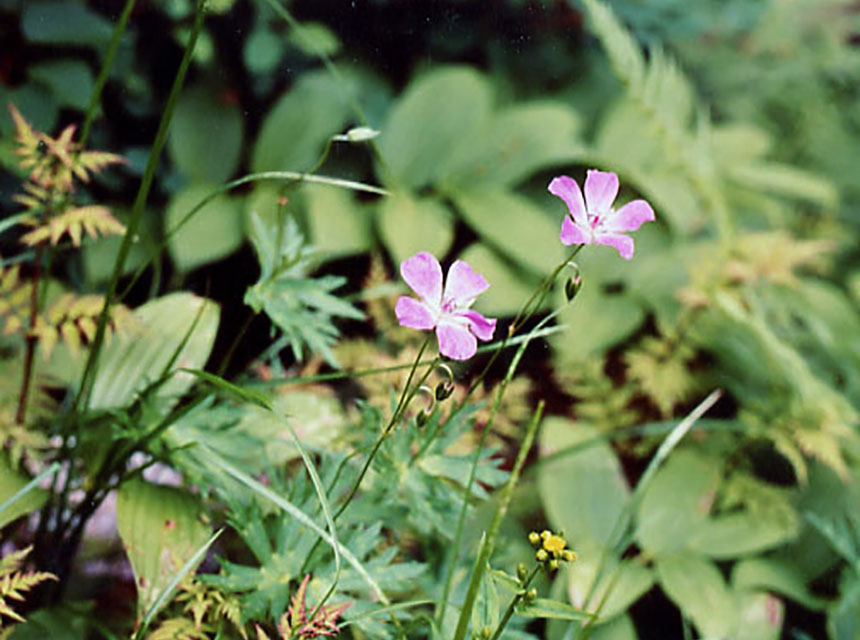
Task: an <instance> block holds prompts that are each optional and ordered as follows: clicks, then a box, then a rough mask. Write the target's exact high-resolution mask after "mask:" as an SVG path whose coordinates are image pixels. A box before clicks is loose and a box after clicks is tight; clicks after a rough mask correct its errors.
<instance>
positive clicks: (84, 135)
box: [78, 0, 135, 149]
mask: <svg viewBox="0 0 860 640" xmlns="http://www.w3.org/2000/svg"><path fill="white" fill-rule="evenodd" d="M134 3H135V0H126V3H125V7H124V8H123V10H122V13H121V14H120V16H119V21H118V22H117V23H116V26H115V27H114V28H113V36H112V37H111V41H110V44H109V45H108V49H107V51H106V52H105V58H104V62H102V68H101V69H100V70H99V75H98V78H96V84H95V86H94V87H93V92H92V93H91V94H90V103H89V104H88V105H87V113H86V115H85V116H84V124H83V126H82V127H81V137H80V138H79V139H78V144H79V145H80V147H81V148H82V149H83V148H84V147H85V146H86V144H87V139H88V138H89V137H90V130H91V129H92V126H93V121H94V120H95V118H96V111H98V105H99V101H100V100H101V96H102V90H103V89H104V87H105V83H106V82H107V79H108V76H109V75H110V69H111V67H112V66H113V61H114V58H116V53H117V51H118V50H119V44H120V42H121V41H122V34H123V33H125V28H126V26H127V25H128V19H129V17H130V16H131V12H132V10H133V9H134Z"/></svg>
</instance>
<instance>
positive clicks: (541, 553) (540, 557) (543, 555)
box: [535, 549, 549, 562]
mask: <svg viewBox="0 0 860 640" xmlns="http://www.w3.org/2000/svg"><path fill="white" fill-rule="evenodd" d="M547 558H549V554H548V553H547V552H546V551H545V550H544V549H538V550H537V553H535V560H537V561H538V562H546V561H547Z"/></svg>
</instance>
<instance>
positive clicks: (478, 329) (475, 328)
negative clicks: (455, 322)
mask: <svg viewBox="0 0 860 640" xmlns="http://www.w3.org/2000/svg"><path fill="white" fill-rule="evenodd" d="M457 315H459V316H462V317H464V318H466V319H467V320H468V321H469V328H470V329H471V330H472V333H473V334H474V335H475V337H477V338H478V339H480V340H483V341H484V342H486V341H487V340H492V339H493V333H495V331H496V319H495V318H486V317H484V316H482V315H481V314H480V313H478V312H477V311H472V310H471V309H470V310H469V311H464V312H462V313H459V314H457Z"/></svg>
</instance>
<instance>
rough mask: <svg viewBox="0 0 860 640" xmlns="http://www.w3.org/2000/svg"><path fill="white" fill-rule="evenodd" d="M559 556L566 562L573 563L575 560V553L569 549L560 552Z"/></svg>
mask: <svg viewBox="0 0 860 640" xmlns="http://www.w3.org/2000/svg"><path fill="white" fill-rule="evenodd" d="M561 555H562V557H563V558H564V559H565V561H566V562H573V561H574V560H576V552H575V551H571V550H570V549H565V550H564V551H562V552H561Z"/></svg>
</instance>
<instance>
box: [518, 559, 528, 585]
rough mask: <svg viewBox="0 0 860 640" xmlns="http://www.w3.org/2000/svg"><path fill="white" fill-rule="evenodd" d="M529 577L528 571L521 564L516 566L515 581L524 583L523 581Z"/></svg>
mask: <svg viewBox="0 0 860 640" xmlns="http://www.w3.org/2000/svg"><path fill="white" fill-rule="evenodd" d="M528 577H529V570H528V568H527V567H526V565H524V564H523V563H522V562H520V563H519V564H518V565H517V579H518V580H519V581H520V582H525V579H526V578H528Z"/></svg>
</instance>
